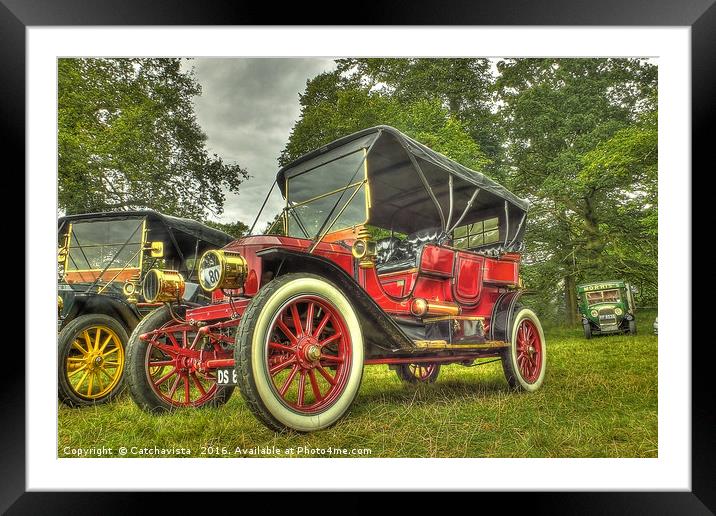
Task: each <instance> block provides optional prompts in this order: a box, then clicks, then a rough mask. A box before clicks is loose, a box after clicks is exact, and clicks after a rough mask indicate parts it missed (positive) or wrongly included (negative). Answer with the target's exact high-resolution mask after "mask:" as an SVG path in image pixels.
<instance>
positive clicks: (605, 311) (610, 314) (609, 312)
mask: <svg viewBox="0 0 716 516" xmlns="http://www.w3.org/2000/svg"><path fill="white" fill-rule="evenodd" d="M616 319H617V316H616V314H615V313H614V308H611V307H610V308H601V309H600V310H599V320H600V321H605V322H610V321H616Z"/></svg>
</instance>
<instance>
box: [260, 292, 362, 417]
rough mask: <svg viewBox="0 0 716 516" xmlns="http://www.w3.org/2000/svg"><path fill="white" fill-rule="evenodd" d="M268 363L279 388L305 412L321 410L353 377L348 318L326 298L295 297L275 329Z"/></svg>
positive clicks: (271, 333)
mask: <svg viewBox="0 0 716 516" xmlns="http://www.w3.org/2000/svg"><path fill="white" fill-rule="evenodd" d="M267 348H268V349H267V353H266V365H267V367H268V371H269V374H270V375H271V381H272V383H273V386H274V388H275V389H276V393H277V394H278V396H279V397H280V398H281V399H282V400H283V402H284V403H285V404H286V405H287V406H289V407H291V408H293V409H295V410H298V411H300V412H304V413H309V414H310V413H316V412H319V411H320V410H321V409H323V408H325V407H327V406H329V405H331V404H332V403H333V402H334V401H335V400H336V398H337V397H338V396H340V394H341V392H342V391H343V388H344V386H345V384H346V381H347V379H348V372H349V369H350V361H351V339H350V334H349V333H348V331H347V330H346V323H345V321H344V320H343V317H342V316H341V314H340V313H338V311H337V310H336V309H335V307H333V306H331V305H330V304H329V303H328V302H326V301H325V300H322V299H320V298H318V297H316V296H300V297H297V298H295V299H292V300H291V301H289V302H288V303H287V304H286V305H285V306H284V307H282V308H281V310H280V312H279V313H278V315H277V316H276V318H275V319H274V321H273V323H272V325H271V329H270V330H269V339H268V344H267Z"/></svg>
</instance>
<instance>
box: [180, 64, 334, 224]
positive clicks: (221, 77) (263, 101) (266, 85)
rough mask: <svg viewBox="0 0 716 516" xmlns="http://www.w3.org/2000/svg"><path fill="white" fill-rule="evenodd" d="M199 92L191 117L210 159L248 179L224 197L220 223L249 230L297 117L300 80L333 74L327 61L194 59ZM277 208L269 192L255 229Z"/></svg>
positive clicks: (302, 83)
mask: <svg viewBox="0 0 716 516" xmlns="http://www.w3.org/2000/svg"><path fill="white" fill-rule="evenodd" d="M191 65H193V66H194V68H195V71H196V78H197V80H198V82H199V83H200V84H201V86H202V94H201V96H200V97H197V98H196V99H195V107H196V115H197V118H198V121H199V124H200V125H201V127H202V129H203V130H204V132H205V133H206V135H207V136H208V138H209V139H208V142H207V146H208V149H209V151H210V152H211V153H216V154H218V155H219V156H220V157H221V158H222V159H223V160H224V161H228V162H236V163H238V164H239V165H241V166H242V167H243V168H245V169H246V170H248V172H249V174H251V176H252V177H251V179H249V180H248V181H246V182H245V183H243V184H242V185H241V193H240V194H239V195H238V196H236V195H233V194H228V195H227V200H226V204H225V206H224V213H223V214H222V215H221V216H220V217H218V219H217V220H219V221H220V222H234V221H236V220H241V221H242V222H244V223H246V224H249V225H250V224H251V223H252V222H253V220H254V217H255V216H256V213H257V212H258V209H259V208H260V207H261V203H262V202H263V199H264V197H265V195H266V192H267V191H268V189H269V188H270V187H271V183H272V182H273V180H274V178H275V176H276V172H277V171H278V162H277V158H278V156H279V154H280V153H281V150H282V149H283V147H284V145H285V144H286V142H287V140H288V136H289V134H290V132H291V128H292V127H293V125H294V123H295V122H296V120H297V119H298V116H299V112H300V109H299V104H298V94H299V93H301V92H303V90H304V89H305V87H306V80H308V79H310V78H312V77H314V76H316V75H317V74H319V73H321V72H324V71H327V70H331V69H333V68H334V63H333V60H331V59H317V58H308V59H278V58H261V59H259V58H255V59H250V58H242V59H195V60H193V61H191V62H190V66H191ZM282 207H283V204H282V199H281V194H280V193H279V192H278V189H277V188H276V189H274V192H273V194H272V196H271V199H270V201H269V204H268V205H267V207H266V208H265V209H264V213H263V214H262V216H261V218H260V219H259V223H258V225H257V228H258V229H260V230H262V229H264V227H265V225H266V223H267V222H268V221H269V220H270V219H271V218H272V217H273V215H275V214H276V212H277V211H278V210H280V209H281V208H282Z"/></svg>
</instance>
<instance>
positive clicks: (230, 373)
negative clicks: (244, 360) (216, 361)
mask: <svg viewBox="0 0 716 516" xmlns="http://www.w3.org/2000/svg"><path fill="white" fill-rule="evenodd" d="M216 384H217V385H219V386H227V385H228V386H235V385H238V384H239V373H237V372H236V369H235V368H233V367H218V368H217V369H216Z"/></svg>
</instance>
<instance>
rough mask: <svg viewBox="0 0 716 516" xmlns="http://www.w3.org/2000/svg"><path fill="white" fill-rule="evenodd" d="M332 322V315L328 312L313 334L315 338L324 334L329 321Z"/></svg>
mask: <svg viewBox="0 0 716 516" xmlns="http://www.w3.org/2000/svg"><path fill="white" fill-rule="evenodd" d="M330 320H331V314H330V313H329V312H326V314H325V315H324V316H323V319H321V322H320V323H318V326H317V327H316V331H315V332H314V333H313V336H314V337H315V338H318V337H319V336H320V335H321V333H323V330H324V329H325V328H326V324H328V321H330Z"/></svg>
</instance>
